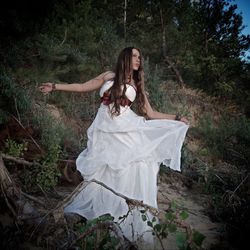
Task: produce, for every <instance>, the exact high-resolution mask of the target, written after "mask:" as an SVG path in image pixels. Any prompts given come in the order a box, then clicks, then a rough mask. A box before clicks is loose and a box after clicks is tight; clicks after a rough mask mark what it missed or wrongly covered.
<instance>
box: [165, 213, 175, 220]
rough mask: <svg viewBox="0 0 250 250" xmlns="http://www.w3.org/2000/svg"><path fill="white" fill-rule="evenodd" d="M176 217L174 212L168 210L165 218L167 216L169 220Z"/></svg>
mask: <svg viewBox="0 0 250 250" xmlns="http://www.w3.org/2000/svg"><path fill="white" fill-rule="evenodd" d="M174 217H175V216H174V214H173V212H168V213H166V214H165V218H166V219H167V220H173V219H174Z"/></svg>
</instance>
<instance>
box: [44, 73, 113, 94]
mask: <svg viewBox="0 0 250 250" xmlns="http://www.w3.org/2000/svg"><path fill="white" fill-rule="evenodd" d="M113 77H114V73H113V72H111V71H107V72H104V73H102V74H100V75H98V76H97V77H95V78H93V79H91V80H89V81H87V82H85V83H71V84H63V83H52V82H45V83H42V84H41V86H40V87H39V89H40V91H41V92H42V93H44V94H47V93H49V92H51V91H55V90H59V91H69V92H90V91H94V90H97V89H99V88H100V87H101V86H102V85H103V83H104V82H106V81H108V80H110V79H112V78H113Z"/></svg>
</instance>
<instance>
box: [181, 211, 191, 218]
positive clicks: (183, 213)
mask: <svg viewBox="0 0 250 250" xmlns="http://www.w3.org/2000/svg"><path fill="white" fill-rule="evenodd" d="M188 216H189V215H188V213H187V212H186V211H181V213H180V217H181V219H182V220H186V219H187V218H188Z"/></svg>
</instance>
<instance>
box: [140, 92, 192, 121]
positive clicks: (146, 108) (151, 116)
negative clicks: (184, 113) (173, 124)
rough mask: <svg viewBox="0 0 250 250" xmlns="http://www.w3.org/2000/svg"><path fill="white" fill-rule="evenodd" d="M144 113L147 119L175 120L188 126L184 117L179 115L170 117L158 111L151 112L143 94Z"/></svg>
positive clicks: (151, 109)
mask: <svg viewBox="0 0 250 250" xmlns="http://www.w3.org/2000/svg"><path fill="white" fill-rule="evenodd" d="M144 111H145V113H146V115H147V117H148V118H149V119H168V120H177V121H181V122H184V123H186V124H189V122H188V120H187V119H186V118H185V117H180V116H179V115H170V114H165V113H161V112H158V111H155V110H153V108H152V107H151V105H150V103H149V101H148V98H147V95H146V94H145V105H144Z"/></svg>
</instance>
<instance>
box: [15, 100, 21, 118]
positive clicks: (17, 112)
mask: <svg viewBox="0 0 250 250" xmlns="http://www.w3.org/2000/svg"><path fill="white" fill-rule="evenodd" d="M14 101H15V108H16V113H17V116H18V120H19V121H21V117H20V114H19V111H18V107H17V102H16V97H14Z"/></svg>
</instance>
